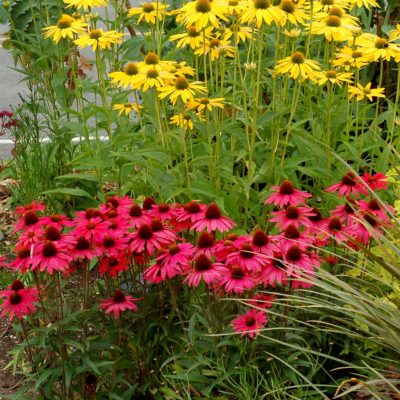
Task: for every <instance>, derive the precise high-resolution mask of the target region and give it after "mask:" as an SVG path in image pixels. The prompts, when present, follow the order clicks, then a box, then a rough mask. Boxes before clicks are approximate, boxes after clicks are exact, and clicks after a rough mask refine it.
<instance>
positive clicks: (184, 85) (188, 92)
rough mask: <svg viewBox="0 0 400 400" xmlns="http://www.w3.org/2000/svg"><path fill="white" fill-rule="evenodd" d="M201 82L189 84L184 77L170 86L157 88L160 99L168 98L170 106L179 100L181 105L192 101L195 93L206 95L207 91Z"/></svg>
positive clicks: (177, 79)
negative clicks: (181, 102)
mask: <svg viewBox="0 0 400 400" xmlns="http://www.w3.org/2000/svg"><path fill="white" fill-rule="evenodd" d="M202 85H203V83H202V82H189V81H188V80H187V79H186V78H185V77H184V76H180V77H179V78H176V79H175V81H174V82H173V84H172V85H168V86H163V87H160V88H158V91H159V92H160V93H159V97H160V99H164V98H166V97H167V96H169V99H170V100H171V103H172V104H174V105H175V104H176V102H177V101H178V99H179V98H180V99H181V100H182V101H183V103H187V102H188V101H192V100H193V99H194V95H195V94H196V92H199V93H206V92H207V89H206V88H205V87H204V86H202Z"/></svg>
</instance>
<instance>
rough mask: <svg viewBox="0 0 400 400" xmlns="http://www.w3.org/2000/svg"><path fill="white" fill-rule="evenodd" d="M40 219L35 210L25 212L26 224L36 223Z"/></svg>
mask: <svg viewBox="0 0 400 400" xmlns="http://www.w3.org/2000/svg"><path fill="white" fill-rule="evenodd" d="M38 221H39V217H38V216H37V215H36V213H35V212H34V211H27V212H26V213H25V214H24V223H25V225H26V226H30V225H35V224H36V223H37V222H38Z"/></svg>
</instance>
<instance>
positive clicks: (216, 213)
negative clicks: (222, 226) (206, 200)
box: [206, 203, 222, 219]
mask: <svg viewBox="0 0 400 400" xmlns="http://www.w3.org/2000/svg"><path fill="white" fill-rule="evenodd" d="M221 216H222V214H221V210H220V208H219V207H218V206H217V205H216V204H215V203H211V204H210V205H209V206H208V207H207V210H206V218H207V219H219V218H221Z"/></svg>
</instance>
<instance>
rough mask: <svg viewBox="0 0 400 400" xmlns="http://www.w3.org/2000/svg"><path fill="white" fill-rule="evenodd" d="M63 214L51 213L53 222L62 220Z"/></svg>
mask: <svg viewBox="0 0 400 400" xmlns="http://www.w3.org/2000/svg"><path fill="white" fill-rule="evenodd" d="M62 218H63V216H62V215H59V214H54V215H50V220H51V221H53V222H60V221H61V220H62Z"/></svg>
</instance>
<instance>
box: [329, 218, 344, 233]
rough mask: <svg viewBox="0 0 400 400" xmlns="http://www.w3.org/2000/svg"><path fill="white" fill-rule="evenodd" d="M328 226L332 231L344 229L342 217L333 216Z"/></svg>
mask: <svg viewBox="0 0 400 400" xmlns="http://www.w3.org/2000/svg"><path fill="white" fill-rule="evenodd" d="M328 228H329V229H330V230H331V231H340V230H342V223H341V221H340V219H339V218H336V217H335V218H331V220H330V221H329V225H328Z"/></svg>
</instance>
